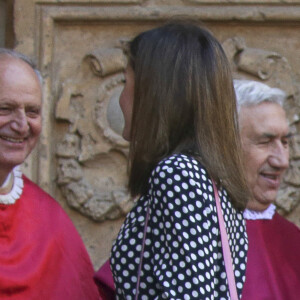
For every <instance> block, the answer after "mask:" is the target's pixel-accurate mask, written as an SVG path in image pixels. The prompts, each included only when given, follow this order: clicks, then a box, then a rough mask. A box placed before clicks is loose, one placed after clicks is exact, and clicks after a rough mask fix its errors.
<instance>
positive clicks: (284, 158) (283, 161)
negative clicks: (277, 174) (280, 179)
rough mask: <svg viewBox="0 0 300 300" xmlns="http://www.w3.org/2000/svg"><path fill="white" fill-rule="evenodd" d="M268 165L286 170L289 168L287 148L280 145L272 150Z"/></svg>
mask: <svg viewBox="0 0 300 300" xmlns="http://www.w3.org/2000/svg"><path fill="white" fill-rule="evenodd" d="M269 163H270V165H271V166H272V167H276V168H280V169H287V168H288V167H289V148H288V146H284V145H282V144H280V145H277V146H276V147H274V149H272V153H271V155H270V157H269Z"/></svg>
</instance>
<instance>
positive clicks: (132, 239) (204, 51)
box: [111, 22, 248, 299]
mask: <svg viewBox="0 0 300 300" xmlns="http://www.w3.org/2000/svg"><path fill="white" fill-rule="evenodd" d="M128 56H129V63H128V66H127V69H126V72H125V79H126V83H125V87H124V90H123V92H122V94H121V97H120V106H121V108H122V111H123V114H124V118H125V127H124V131H123V136H124V138H125V139H127V140H129V141H130V151H129V190H130V192H131V194H132V196H139V200H138V201H137V203H136V204H135V206H134V208H133V209H132V211H131V212H130V213H129V214H128V216H127V217H126V220H125V222H124V224H123V226H122V228H121V230H120V232H119V235H118V238H117V239H116V241H115V243H114V245H113V248H112V255H111V268H112V271H113V276H114V281H115V286H116V293H117V299H135V298H134V297H135V295H136V293H137V291H138V294H139V299H230V295H229V291H228V283H227V276H226V271H225V266H224V259H223V253H222V245H221V239H220V231H219V225H218V217H217V210H216V202H215V197H214V191H213V185H212V179H213V180H214V181H215V182H216V183H217V186H218V188H219V196H220V199H221V206H222V212H223V216H224V220H225V227H226V229H227V235H228V240H229V245H230V252H231V257H232V264H233V269H234V274H235V281H236V287H237V291H238V294H239V295H241V292H242V287H243V283H244V279H245V267H246V254H247V248H248V244H247V235H246V232H245V224H244V220H243V217H242V212H241V211H242V210H243V209H244V208H245V205H246V201H247V198H248V193H247V187H246V183H245V179H244V174H243V170H242V163H241V158H240V142H239V134H238V128H237V116H236V104H235V94H234V89H233V84H232V78H231V72H230V67H229V63H228V61H227V59H226V56H225V54H224V52H223V49H222V47H221V45H220V44H219V42H218V41H217V40H216V39H215V38H214V36H213V35H212V34H211V33H210V32H209V31H208V30H207V29H205V28H204V27H200V26H197V25H194V24H190V23H185V22H172V23H168V24H166V25H163V26H160V27H158V28H155V29H152V30H149V31H146V32H143V33H141V34H139V35H138V36H137V37H135V38H134V39H133V40H132V41H131V42H130V45H129V50H128ZM145 222H146V224H145ZM137 282H138V283H137Z"/></svg>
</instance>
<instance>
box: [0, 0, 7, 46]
mask: <svg viewBox="0 0 300 300" xmlns="http://www.w3.org/2000/svg"><path fill="white" fill-rule="evenodd" d="M5 8H6V6H5V2H4V0H0V47H4V45H5V23H6V9H5Z"/></svg>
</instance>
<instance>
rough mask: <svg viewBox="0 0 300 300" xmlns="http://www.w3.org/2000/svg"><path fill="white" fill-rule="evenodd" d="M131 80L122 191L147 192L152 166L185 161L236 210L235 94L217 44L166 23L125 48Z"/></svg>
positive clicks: (239, 190)
mask: <svg viewBox="0 0 300 300" xmlns="http://www.w3.org/2000/svg"><path fill="white" fill-rule="evenodd" d="M129 63H130V65H131V66H132V68H133V70H134V74H135V91H134V104H133V114H132V123H131V133H130V134H131V136H130V141H131V143H130V152H129V190H130V192H131V194H132V195H133V196H136V195H139V194H143V193H145V192H146V189H147V185H148V179H149V176H150V173H151V171H152V170H153V168H154V167H155V165H156V164H157V163H158V162H159V161H160V160H161V159H163V158H164V157H166V156H169V155H171V154H174V153H191V154H192V155H193V156H194V157H195V158H197V159H198V160H200V162H201V163H202V164H203V165H204V166H205V168H206V169H207V171H208V173H209V174H210V176H211V177H212V178H214V179H215V180H216V181H217V182H218V183H220V181H221V182H222V186H224V187H225V188H226V190H227V192H228V193H229V195H230V197H231V201H232V203H233V205H234V206H235V207H236V208H237V209H244V208H245V206H246V202H247V200H248V189H247V185H246V181H245V176H244V172H243V167H242V165H243V164H242V161H241V154H240V153H241V146H240V140H239V132H238V122H237V114H236V101H235V93H234V89H233V84H232V77H231V71H230V66H229V63H228V61H227V58H226V55H225V53H224V51H223V49H222V46H221V45H220V43H219V42H218V41H217V40H216V38H215V37H214V36H213V35H212V34H211V33H210V32H209V31H208V30H207V29H205V28H204V27H203V26H201V27H200V26H197V25H194V24H190V23H186V22H184V23H183V22H172V23H169V24H165V25H163V26H160V27H158V28H155V29H152V30H148V31H146V32H143V33H141V34H139V35H138V36H137V37H135V38H134V39H133V40H132V41H131V43H130V46H129Z"/></svg>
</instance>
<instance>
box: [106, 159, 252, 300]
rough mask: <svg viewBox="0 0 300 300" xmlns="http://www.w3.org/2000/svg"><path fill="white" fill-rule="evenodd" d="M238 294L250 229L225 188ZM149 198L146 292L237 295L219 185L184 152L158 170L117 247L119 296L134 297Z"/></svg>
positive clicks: (114, 263) (143, 295)
mask: <svg viewBox="0 0 300 300" xmlns="http://www.w3.org/2000/svg"><path fill="white" fill-rule="evenodd" d="M219 195H220V199H221V205H222V210H223V215H224V220H225V225H226V229H227V232H228V235H229V245H230V249H231V252H232V258H233V263H234V265H233V266H234V272H235V279H236V284H237V290H238V294H239V297H241V292H242V287H243V284H244V281H245V270H246V255H247V250H248V241H247V234H246V231H245V223H244V220H243V216H242V213H240V212H237V211H236V210H235V209H234V208H233V207H232V205H231V203H230V201H229V200H228V197H227V194H226V191H225V190H221V191H219ZM149 202H150V218H149V222H148V226H147V235H146V240H145V250H144V257H143V264H142V273H141V279H140V287H139V299H143V300H147V299H180V300H182V299H184V300H185V299H186V300H187V299H198V300H199V299H217V300H225V299H230V296H229V290H228V284H227V277H226V271H225V265H224V262H223V254H222V248H221V237H220V232H219V225H218V217H217V210H216V205H215V199H214V196H213V187H212V183H211V181H210V179H209V178H208V175H207V172H206V171H205V169H204V168H203V167H202V166H201V164H200V163H199V162H198V161H196V160H195V159H193V158H192V157H189V156H186V155H182V154H177V155H173V156H171V157H169V158H167V159H165V160H163V161H161V162H160V163H159V164H158V166H157V167H156V168H155V170H154V171H153V172H152V175H151V177H150V181H149V190H148V193H147V194H146V195H144V196H142V197H141V198H140V199H139V200H138V202H137V203H136V205H135V207H134V208H133V209H132V211H131V212H130V213H129V214H128V215H127V217H126V220H125V222H124V224H123V226H122V228H121V230H120V232H119V235H118V237H117V240H116V241H115V243H114V245H113V248H112V255H111V267H112V270H113V276H114V281H115V285H116V291H117V299H126V300H130V299H134V295H135V292H136V282H137V274H138V266H139V261H140V253H141V248H142V239H143V230H144V224H145V223H144V222H145V217H146V210H147V205H148V203H149Z"/></svg>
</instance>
